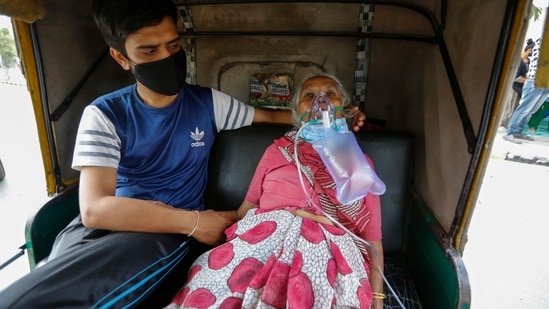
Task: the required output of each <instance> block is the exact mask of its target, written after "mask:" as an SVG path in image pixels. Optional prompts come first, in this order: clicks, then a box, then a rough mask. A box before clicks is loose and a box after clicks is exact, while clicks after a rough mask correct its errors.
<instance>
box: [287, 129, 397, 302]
mask: <svg viewBox="0 0 549 309" xmlns="http://www.w3.org/2000/svg"><path fill="white" fill-rule="evenodd" d="M308 125H310V124H308V123H306V124H304V125H303V126H301V128H299V130H298V131H297V134H296V135H295V140H294V161H295V164H296V166H297V174H298V176H299V182H300V183H301V188H302V189H303V192H304V193H305V196H306V198H307V201H308V202H309V204H310V205H312V206H313V207H315V208H316V209H317V210H319V211H320V212H321V213H322V214H323V215H324V216H325V217H326V218H328V219H329V220H330V221H331V222H332V223H333V224H334V225H335V226H337V227H339V228H340V229H342V230H344V231H345V232H346V233H347V234H349V236H351V237H352V238H354V239H356V240H358V241H359V242H362V243H364V244H365V245H366V246H368V247H369V248H370V249H372V251H373V252H374V257H373V261H374V264H375V267H377V270H378V271H379V273H380V274H381V276H382V277H383V282H385V284H386V285H387V288H388V289H389V291H390V292H391V294H393V296H394V297H395V299H396V300H397V302H398V304H399V305H400V307H401V308H403V309H406V307H405V306H404V304H403V303H402V301H401V300H400V298H399V297H398V295H397V294H396V292H395V290H394V289H393V287H392V286H391V284H389V281H387V278H386V277H385V274H384V273H383V270H382V269H381V265H380V262H379V260H378V257H377V250H376V248H375V247H374V246H373V245H372V244H370V243H369V242H368V241H366V240H365V239H362V238H360V237H358V236H357V235H355V234H354V233H353V232H351V231H349V229H347V228H346V227H345V226H343V225H342V224H341V223H339V221H337V220H336V219H334V218H332V216H330V215H329V214H327V213H326V212H325V211H324V209H322V207H321V206H320V205H318V204H317V203H315V202H314V200H313V199H312V198H311V197H310V196H309V194H308V191H307V188H306V187H305V182H304V181H303V175H302V173H301V164H300V163H299V159H298V156H297V150H298V148H297V144H298V142H299V135H300V133H301V132H300V131H301V130H302V129H303V128H304V127H305V126H308Z"/></svg>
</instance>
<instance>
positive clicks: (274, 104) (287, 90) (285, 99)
mask: <svg viewBox="0 0 549 309" xmlns="http://www.w3.org/2000/svg"><path fill="white" fill-rule="evenodd" d="M292 91H293V79H292V76H291V75H290V74H286V73H254V74H251V75H250V105H253V106H261V107H268V108H277V109H289V108H290V100H291V99H292Z"/></svg>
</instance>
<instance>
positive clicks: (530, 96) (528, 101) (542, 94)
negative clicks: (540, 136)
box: [503, 39, 549, 144]
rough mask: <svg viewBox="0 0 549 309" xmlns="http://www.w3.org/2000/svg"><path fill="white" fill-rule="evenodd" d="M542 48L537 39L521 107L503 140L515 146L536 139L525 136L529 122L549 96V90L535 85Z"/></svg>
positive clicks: (512, 118) (518, 108)
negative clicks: (524, 131)
mask: <svg viewBox="0 0 549 309" xmlns="http://www.w3.org/2000/svg"><path fill="white" fill-rule="evenodd" d="M540 46H541V39H537V40H536V42H535V45H534V48H533V49H532V55H531V59H530V67H529V69H528V74H527V79H526V81H525V82H524V86H523V87H522V97H521V99H520V103H519V106H518V107H517V109H516V110H515V112H514V113H513V116H512V117H511V120H510V121H509V127H508V128H507V132H506V134H505V135H504V136H503V139H504V140H506V141H509V142H512V143H515V144H521V143H522V141H521V140H527V141H533V140H534V138H533V137H531V136H528V135H526V134H524V133H523V132H522V131H523V130H524V128H525V126H526V124H527V123H528V120H529V119H530V117H531V116H532V114H534V113H535V112H536V111H537V110H538V109H539V108H540V106H541V105H542V104H543V102H545V100H546V99H547V96H549V89H547V88H537V87H536V85H535V81H534V80H535V79H536V72H537V69H538V57H539V50H540Z"/></svg>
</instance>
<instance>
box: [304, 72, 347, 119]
mask: <svg viewBox="0 0 549 309" xmlns="http://www.w3.org/2000/svg"><path fill="white" fill-rule="evenodd" d="M320 92H324V93H325V94H326V96H328V98H329V99H330V101H332V104H333V105H334V107H341V105H342V102H341V96H340V94H339V91H338V90H337V85H336V83H335V82H334V81H333V80H332V79H331V78H329V77H326V76H318V77H313V78H311V79H309V80H307V81H306V82H305V83H303V86H302V88H301V92H300V93H299V103H298V112H299V114H300V115H303V114H304V113H306V112H308V111H310V110H311V107H312V106H313V103H314V100H313V99H314V97H315V95H316V94H318V93H320Z"/></svg>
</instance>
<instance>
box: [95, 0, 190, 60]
mask: <svg viewBox="0 0 549 309" xmlns="http://www.w3.org/2000/svg"><path fill="white" fill-rule="evenodd" d="M166 16H169V17H171V18H172V19H173V21H174V23H175V24H177V18H178V16H179V15H178V13H177V8H176V6H175V4H174V3H173V2H172V0H94V1H93V19H94V20H95V24H96V25H97V27H98V28H99V31H101V35H103V39H105V42H106V43H107V45H109V47H112V48H114V49H116V50H118V51H119V52H121V53H122V54H123V55H124V56H126V57H127V53H126V48H125V47H124V44H125V43H126V38H127V37H128V35H130V34H132V33H134V32H136V31H138V30H139V29H142V28H144V27H150V26H156V25H158V24H160V22H161V21H162V19H164V17H166Z"/></svg>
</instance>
